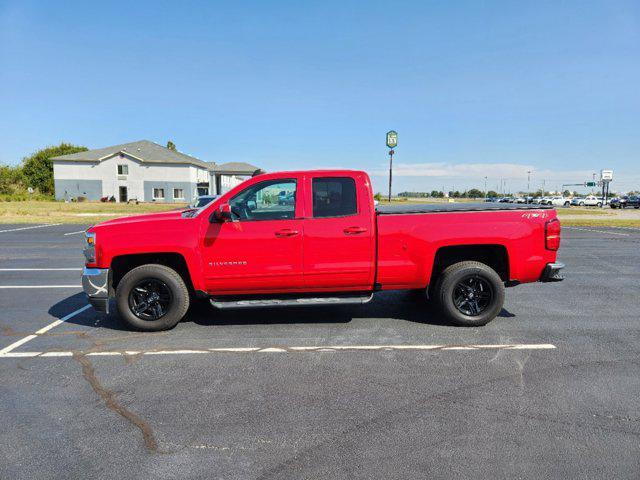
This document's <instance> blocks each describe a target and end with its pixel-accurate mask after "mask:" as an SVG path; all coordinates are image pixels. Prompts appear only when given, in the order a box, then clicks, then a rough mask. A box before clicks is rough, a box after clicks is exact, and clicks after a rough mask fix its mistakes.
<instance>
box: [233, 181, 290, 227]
mask: <svg viewBox="0 0 640 480" xmlns="http://www.w3.org/2000/svg"><path fill="white" fill-rule="evenodd" d="M229 206H230V207H231V215H232V218H233V220H239V221H252V220H291V219H293V218H295V210H296V181H295V180H267V181H264V182H260V183H257V184H255V185H252V186H250V187H248V188H246V189H244V190H243V191H242V192H240V193H239V194H237V195H236V196H235V197H233V198H232V199H231V200H230V201H229Z"/></svg>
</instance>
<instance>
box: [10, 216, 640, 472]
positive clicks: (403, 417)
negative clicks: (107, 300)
mask: <svg viewBox="0 0 640 480" xmlns="http://www.w3.org/2000/svg"><path fill="white" fill-rule="evenodd" d="M81 230H82V227H81V226H80V227H79V226H77V225H57V226H47V227H39V228H30V227H29V226H25V225H2V226H0V412H2V420H3V422H2V423H3V425H2V428H1V429H0V448H1V449H2V452H3V455H2V459H1V460H0V478H11V479H40V478H42V479H44V478H59V477H64V478H104V477H108V478H116V477H117V478H163V479H164V478H167V479H168V478H221V479H222V478H224V479H231V478H263V479H268V478H292V479H307V478H308V479H320V478H327V479H329V478H330V479H336V478H367V479H369V478H384V479H389V478H402V479H406V478H445V477H446V478H490V477H491V478H578V477H580V478H638V476H639V475H640V413H639V412H640V368H639V367H640V314H639V312H640V297H639V294H640V230H638V229H622V228H611V229H609V228H566V229H564V231H563V244H562V248H561V253H560V260H561V261H563V262H564V263H566V265H567V268H566V272H565V277H566V280H565V281H564V282H562V283H558V284H530V285H521V286H518V287H515V288H511V289H508V290H507V299H506V303H505V308H504V310H503V312H502V314H501V315H500V317H499V318H497V319H496V320H494V321H493V322H492V323H490V324H489V325H488V326H486V327H483V328H457V327H452V326H449V325H446V324H443V323H442V322H441V321H440V319H439V316H438V314H437V312H435V311H433V310H432V309H430V308H428V306H426V305H425V304H423V303H422V301H421V300H420V298H419V297H418V296H417V295H415V294H414V293H386V294H383V295H380V296H379V297H377V298H376V299H375V300H374V301H373V302H372V303H370V304H368V305H365V306H362V307H349V308H346V307H342V308H337V307H322V308H318V307H313V308H306V309H287V310H277V309H274V310H253V311H242V312H224V313H219V312H214V311H212V310H210V309H209V308H208V307H207V306H206V305H198V306H196V307H195V308H193V309H192V311H191V312H190V313H189V315H188V316H187V319H186V320H185V321H183V322H182V323H180V324H179V325H178V326H177V327H176V328H175V329H174V330H172V331H169V332H161V333H139V332H131V331H128V330H127V329H126V328H125V327H124V326H123V325H122V324H121V323H120V322H119V320H118V318H117V315H116V314H110V315H108V316H107V315H104V314H98V313H96V312H94V311H93V310H92V309H91V308H85V306H86V300H85V299H84V296H83V294H82V293H81V288H80V269H81V266H82V255H81V251H80V249H81V245H82V234H81V233H78V232H80V231H81Z"/></svg>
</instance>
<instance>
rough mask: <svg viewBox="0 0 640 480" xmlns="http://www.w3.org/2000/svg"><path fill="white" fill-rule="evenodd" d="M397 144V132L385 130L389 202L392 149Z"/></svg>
mask: <svg viewBox="0 0 640 480" xmlns="http://www.w3.org/2000/svg"><path fill="white" fill-rule="evenodd" d="M397 145H398V132H396V131H394V130H389V131H388V132H387V147H389V203H391V180H392V177H393V154H394V153H396V152H394V151H393V149H394V148H395V147H396V146H397Z"/></svg>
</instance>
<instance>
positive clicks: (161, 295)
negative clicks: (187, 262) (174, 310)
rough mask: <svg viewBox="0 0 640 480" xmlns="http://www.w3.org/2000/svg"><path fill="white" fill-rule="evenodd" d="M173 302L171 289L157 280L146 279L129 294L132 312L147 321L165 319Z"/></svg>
mask: <svg viewBox="0 0 640 480" xmlns="http://www.w3.org/2000/svg"><path fill="white" fill-rule="evenodd" d="M172 302H173V295H172V293H171V289H170V288H169V287H168V286H167V284H166V283H164V282H163V281H162V280H159V279H157V278H145V279H143V280H141V281H140V282H138V283H137V284H136V285H135V286H134V287H133V288H132V289H131V291H130V292H129V308H130V309H131V312H132V313H133V314H134V315H135V316H136V317H138V318H139V319H141V320H145V321H155V320H159V319H160V318H162V317H164V316H165V315H166V313H167V312H168V311H169V308H170V307H171V303H172Z"/></svg>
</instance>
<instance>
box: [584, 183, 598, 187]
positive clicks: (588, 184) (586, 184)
mask: <svg viewBox="0 0 640 480" xmlns="http://www.w3.org/2000/svg"><path fill="white" fill-rule="evenodd" d="M596 185H597V184H596V182H587V183H585V186H586V187H595V186H596Z"/></svg>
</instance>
